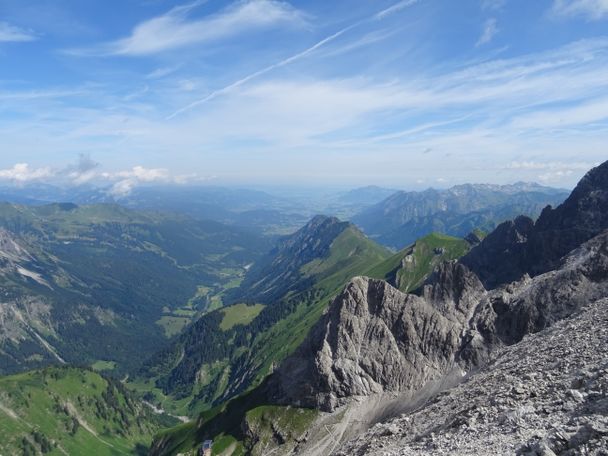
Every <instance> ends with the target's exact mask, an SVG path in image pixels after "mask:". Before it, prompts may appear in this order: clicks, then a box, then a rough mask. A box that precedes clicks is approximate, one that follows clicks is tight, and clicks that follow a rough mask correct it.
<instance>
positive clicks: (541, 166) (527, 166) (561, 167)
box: [507, 160, 597, 171]
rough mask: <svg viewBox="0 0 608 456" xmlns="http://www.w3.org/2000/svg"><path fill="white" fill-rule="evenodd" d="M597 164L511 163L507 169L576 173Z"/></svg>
mask: <svg viewBox="0 0 608 456" xmlns="http://www.w3.org/2000/svg"><path fill="white" fill-rule="evenodd" d="M596 165H597V163H590V162H572V163H565V162H555V161H552V162H538V161H525V160H524V161H512V162H511V163H509V165H508V166H507V169H514V170H551V171H565V170H569V171H574V170H579V171H580V170H583V171H584V170H588V169H590V168H592V167H594V166H596Z"/></svg>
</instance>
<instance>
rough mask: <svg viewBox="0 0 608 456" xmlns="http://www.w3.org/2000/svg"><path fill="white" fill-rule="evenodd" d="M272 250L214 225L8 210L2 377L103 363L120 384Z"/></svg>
mask: <svg viewBox="0 0 608 456" xmlns="http://www.w3.org/2000/svg"><path fill="white" fill-rule="evenodd" d="M266 248H267V244H266V241H265V240H264V239H262V238H258V237H257V236H254V235H251V234H248V233H244V232H241V231H239V230H235V229H233V228H229V227H225V226H223V225H221V224H218V223H215V222H198V221H193V220H191V219H187V218H181V219H175V218H174V217H169V216H164V215H161V214H146V213H141V212H136V211H131V210H128V209H125V208H121V207H119V206H113V205H96V206H83V207H80V206H76V205H73V204H52V205H47V206H40V207H24V206H15V205H9V204H2V205H0V287H1V290H2V296H1V297H0V372H15V371H20V370H26V369H31V368H35V367H39V366H42V365H46V364H48V363H50V362H55V363H56V362H63V361H66V362H71V363H79V364H87V365H89V364H92V363H94V362H96V361H99V360H102V361H107V362H113V363H115V365H116V369H117V373H118V375H120V373H124V372H125V371H126V370H128V369H129V368H133V367H134V366H136V365H138V364H139V363H140V362H141V359H142V357H145V356H146V354H151V353H153V352H155V351H156V350H158V348H159V347H162V346H163V345H164V344H166V343H167V333H168V331H167V325H168V324H173V325H176V324H181V325H182V326H183V325H185V324H187V323H188V322H189V321H190V319H191V318H192V317H193V316H194V315H195V314H196V313H197V312H198V311H202V310H204V309H205V308H206V307H207V306H209V305H210V303H209V302H208V300H207V299H206V298H207V296H203V295H202V290H203V289H204V290H205V291H206V294H207V295H209V294H212V293H214V292H219V291H220V290H221V289H222V288H223V287H225V286H227V285H228V284H229V283H230V281H231V280H233V279H235V278H238V277H239V275H241V274H242V273H243V271H244V266H246V265H247V264H249V263H250V262H252V261H254V260H255V259H257V258H258V257H259V256H261V253H262V252H263V251H264V250H265V249H266ZM202 287H204V288H202ZM100 340H101V341H104V343H100V342H99V341H100Z"/></svg>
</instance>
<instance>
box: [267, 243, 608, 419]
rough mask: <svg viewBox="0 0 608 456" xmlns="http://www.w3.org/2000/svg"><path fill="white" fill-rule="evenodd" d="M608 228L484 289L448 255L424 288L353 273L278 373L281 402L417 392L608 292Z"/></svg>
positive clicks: (330, 406)
mask: <svg viewBox="0 0 608 456" xmlns="http://www.w3.org/2000/svg"><path fill="white" fill-rule="evenodd" d="M606 271H608V232H606V233H604V234H602V235H600V236H597V237H596V238H594V239H592V240H590V241H588V242H587V243H585V244H584V245H583V246H581V247H580V248H578V249H576V250H574V251H573V252H572V253H571V254H570V255H568V256H567V257H565V258H564V259H563V261H562V264H561V267H560V268H559V269H557V270H555V271H551V272H548V273H545V274H542V275H540V276H537V277H534V278H530V277H529V276H524V277H523V278H522V279H521V280H520V281H518V282H513V283H511V284H508V285H506V286H503V287H499V288H497V289H495V290H491V291H487V290H485V288H484V287H483V285H482V284H481V282H480V281H479V280H478V279H477V277H476V276H475V274H473V273H472V272H471V271H469V270H468V269H467V268H466V266H464V265H462V264H459V263H456V262H451V263H443V264H442V265H441V266H440V267H439V268H438V269H437V270H436V271H435V273H434V276H433V277H432V278H431V281H430V283H429V284H428V285H426V286H425V287H424V291H423V295H422V296H415V295H411V294H409V295H408V294H404V293H402V292H400V291H398V290H397V289H395V288H393V287H391V286H390V285H389V284H387V283H386V282H383V281H379V280H373V279H368V278H363V277H359V278H355V279H354V280H353V281H351V283H350V284H349V285H347V287H346V288H345V290H344V291H343V293H342V294H341V295H340V296H338V297H337V298H336V300H335V301H334V302H333V304H332V306H330V309H329V312H328V313H327V314H326V315H325V316H324V317H323V318H322V320H321V321H320V322H319V324H318V325H317V326H316V327H315V328H314V329H313V331H312V332H311V334H310V335H309V337H308V339H307V340H306V341H305V342H304V344H303V345H302V346H301V347H300V348H299V349H298V351H297V352H296V353H295V354H294V355H293V356H292V357H290V358H288V359H287V360H286V361H285V363H284V364H283V365H282V366H281V368H280V369H279V370H278V371H277V373H276V375H275V378H274V379H273V384H274V387H275V388H276V391H277V392H276V393H275V397H276V398H277V400H278V401H279V402H282V403H289V404H292V405H298V406H306V407H318V408H321V409H322V410H325V411H333V410H335V409H336V408H337V407H339V406H341V405H344V404H347V403H349V402H350V401H351V399H352V398H353V397H354V396H369V395H372V394H378V393H382V392H399V393H404V392H407V393H410V394H412V395H413V394H415V392H416V391H417V390H420V389H422V387H423V386H424V385H425V384H427V383H429V382H431V381H440V380H441V379H442V378H443V377H445V376H446V375H450V374H451V373H453V372H454V371H460V372H468V371H470V370H473V369H475V368H477V367H478V366H480V365H483V364H484V363H485V362H486V361H487V360H488V359H489V357H490V356H491V353H492V352H493V351H494V350H496V349H498V348H500V347H503V346H505V345H511V344H514V343H517V342H519V341H520V340H521V339H522V338H523V337H524V336H525V335H526V334H530V333H534V332H538V331H540V330H543V329H545V328H547V327H549V326H551V325H552V324H553V323H555V322H557V321H559V320H561V319H564V318H566V317H568V316H570V315H572V314H573V313H574V312H576V311H577V310H578V309H580V308H581V307H582V306H584V305H585V304H586V303H588V302H592V301H595V300H597V299H600V298H602V297H605V296H608V274H606Z"/></svg>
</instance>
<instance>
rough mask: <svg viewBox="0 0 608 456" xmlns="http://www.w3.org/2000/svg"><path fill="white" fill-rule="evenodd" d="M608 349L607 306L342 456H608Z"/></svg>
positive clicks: (500, 357) (590, 309) (501, 360)
mask: <svg viewBox="0 0 608 456" xmlns="http://www.w3.org/2000/svg"><path fill="white" fill-rule="evenodd" d="M591 329H592V330H591ZM607 343H608V300H607V299H603V300H599V301H595V302H593V303H591V304H589V305H587V306H585V307H584V308H582V309H581V310H580V312H578V313H577V314H576V315H575V316H573V317H572V318H569V319H566V320H562V321H560V322H558V323H556V324H555V325H554V326H552V327H551V328H549V329H546V330H544V331H542V332H539V333H536V334H534V335H531V336H528V337H526V338H524V339H523V340H522V341H521V342H520V343H518V344H515V345H512V346H509V347H505V348H503V349H500V350H499V351H497V352H496V353H495V354H494V355H493V356H492V358H491V360H490V362H489V363H488V365H487V366H486V367H485V368H484V370H483V371H482V372H480V373H478V374H476V375H473V376H471V377H470V378H468V379H467V380H466V381H465V382H463V383H462V384H460V385H459V386H457V387H456V388H453V389H452V390H450V391H446V392H444V393H442V394H440V395H438V396H437V397H436V398H435V399H434V400H433V401H431V402H430V403H428V404H427V405H426V406H425V407H423V408H421V409H420V410H418V411H416V412H413V413H410V414H407V415H403V416H400V417H397V418H395V419H393V420H391V421H389V422H387V423H381V424H377V425H376V426H374V427H373V428H371V429H370V430H369V431H368V432H366V433H365V434H362V435H361V436H359V437H357V438H356V439H354V440H353V441H351V442H348V443H346V444H345V445H343V446H342V448H340V449H339V450H338V451H337V452H336V453H335V454H337V455H340V456H347V455H348V456H363V455H369V456H397V455H399V456H405V455H408V456H422V455H424V456H427V455H428V456H431V455H433V456H434V455H450V456H477V455H518V456H524V455H525V456H553V455H558V456H579V455H580V456H583V455H585V456H602V455H606V454H608V453H607V451H608V360H607V359H606V355H605V351H604V350H603V347H605V346H606V344H607Z"/></svg>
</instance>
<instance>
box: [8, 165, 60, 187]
mask: <svg viewBox="0 0 608 456" xmlns="http://www.w3.org/2000/svg"><path fill="white" fill-rule="evenodd" d="M52 176H54V172H53V171H52V170H51V169H50V168H31V167H30V165H29V164H28V163H17V164H16V165H15V166H13V167H12V168H8V169H0V179H3V180H8V181H12V182H16V183H25V182H30V181H35V180H40V179H46V178H49V177H52Z"/></svg>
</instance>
